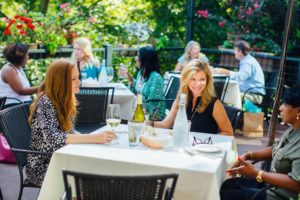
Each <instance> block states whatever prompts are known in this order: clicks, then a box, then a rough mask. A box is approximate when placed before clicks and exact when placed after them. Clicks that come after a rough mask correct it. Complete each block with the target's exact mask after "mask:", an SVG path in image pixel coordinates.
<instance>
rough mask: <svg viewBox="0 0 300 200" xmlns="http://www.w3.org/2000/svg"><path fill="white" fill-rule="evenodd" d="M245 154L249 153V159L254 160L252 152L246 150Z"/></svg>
mask: <svg viewBox="0 0 300 200" xmlns="http://www.w3.org/2000/svg"><path fill="white" fill-rule="evenodd" d="M247 154H249V155H250V157H251V159H250V160H254V158H253V154H252V151H248V152H247Z"/></svg>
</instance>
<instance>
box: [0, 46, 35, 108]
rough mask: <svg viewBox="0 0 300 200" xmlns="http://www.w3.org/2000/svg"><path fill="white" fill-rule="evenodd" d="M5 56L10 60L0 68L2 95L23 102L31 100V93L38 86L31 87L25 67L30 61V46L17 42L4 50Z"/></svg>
mask: <svg viewBox="0 0 300 200" xmlns="http://www.w3.org/2000/svg"><path fill="white" fill-rule="evenodd" d="M3 56H4V58H5V59H6V60H7V61H8V62H7V63H6V64H5V65H4V66H3V67H2V69H1V70H0V88H1V90H0V96H5V97H10V98H15V99H17V100H19V101H22V102H31V100H32V99H31V97H30V95H32V94H34V93H36V92H37V90H38V88H37V87H30V84H29V81H28V79H27V77H26V74H25V73H24V71H23V68H24V67H25V65H26V64H27V61H28V58H29V57H28V46H26V45H25V44H22V43H15V44H12V45H9V46H7V47H6V48H5V49H4V50H3ZM14 103H18V102H16V101H15V100H13V99H7V100H6V106H4V107H7V106H8V104H14Z"/></svg>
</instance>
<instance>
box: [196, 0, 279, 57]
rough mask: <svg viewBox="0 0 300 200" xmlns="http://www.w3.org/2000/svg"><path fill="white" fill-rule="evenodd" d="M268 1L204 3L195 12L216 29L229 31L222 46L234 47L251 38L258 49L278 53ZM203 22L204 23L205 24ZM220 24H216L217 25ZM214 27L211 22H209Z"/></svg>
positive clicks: (243, 0) (255, 48) (252, 43)
mask: <svg viewBox="0 0 300 200" xmlns="http://www.w3.org/2000/svg"><path fill="white" fill-rule="evenodd" d="M265 3H266V0H222V1H219V2H218V5H217V6H218V7H219V8H218V9H216V5H211V4H209V3H207V4H205V3H203V4H201V6H200V7H201V10H198V11H196V15H197V16H198V17H199V19H200V20H201V21H205V20H208V21H209V22H210V23H215V26H214V27H215V28H216V29H217V30H214V31H213V32H215V33H216V32H220V31H223V32H225V33H226V35H225V40H223V46H224V47H226V48H231V47H233V44H234V42H235V41H237V40H240V39H243V40H246V41H248V42H249V43H250V44H251V46H252V47H253V50H255V51H272V52H273V53H279V52H280V47H279V45H278V44H277V43H276V42H275V41H274V40H272V39H271V38H272V37H270V36H271V35H272V32H271V30H270V24H271V23H272V19H271V17H270V16H269V15H268V14H267V13H268V12H267V10H266V8H265ZM204 25H205V23H203V25H202V26H204ZM216 25H217V26H216ZM209 26H212V25H209Z"/></svg>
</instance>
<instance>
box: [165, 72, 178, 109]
mask: <svg viewBox="0 0 300 200" xmlns="http://www.w3.org/2000/svg"><path fill="white" fill-rule="evenodd" d="M179 87H180V78H179V77H175V76H171V78H170V80H169V83H168V85H167V88H166V91H165V101H166V108H167V109H169V110H170V109H171V107H172V105H173V102H174V101H175V99H176V96H177V93H178V90H179Z"/></svg>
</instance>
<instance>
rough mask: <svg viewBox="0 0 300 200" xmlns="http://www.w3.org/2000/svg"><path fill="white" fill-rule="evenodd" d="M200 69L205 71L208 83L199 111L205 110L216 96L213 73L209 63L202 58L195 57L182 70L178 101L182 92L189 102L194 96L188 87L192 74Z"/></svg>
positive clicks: (202, 95)
mask: <svg viewBox="0 0 300 200" xmlns="http://www.w3.org/2000/svg"><path fill="white" fill-rule="evenodd" d="M200 71H203V72H204V73H205V75H206V79H207V83H206V87H205V89H204V91H203V92H202V94H201V105H199V106H198V107H197V112H203V111H204V110H205V108H206V107H207V106H208V104H209V103H210V102H211V99H212V98H213V97H215V96H216V95H215V88H214V83H213V78H212V74H211V72H210V70H209V67H208V64H207V63H205V62H203V61H201V60H200V59H194V60H192V61H191V62H189V64H188V65H187V67H185V68H184V69H183V71H182V74H181V79H180V88H179V91H178V94H177V100H178V102H179V98H180V94H181V93H184V94H186V96H187V102H189V101H190V100H191V99H192V98H193V96H192V92H191V90H190V89H189V87H188V84H189V82H190V81H191V79H192V76H193V75H194V74H196V73H198V72H200Z"/></svg>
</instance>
